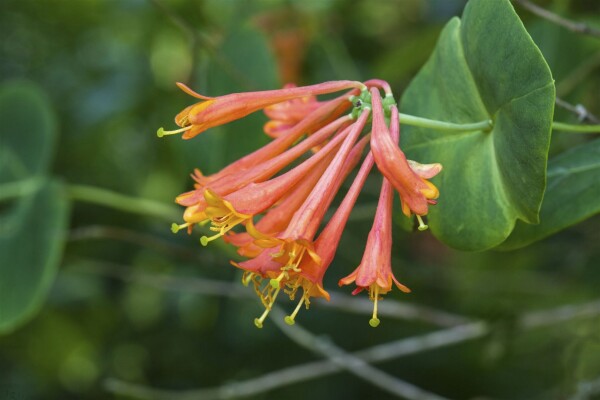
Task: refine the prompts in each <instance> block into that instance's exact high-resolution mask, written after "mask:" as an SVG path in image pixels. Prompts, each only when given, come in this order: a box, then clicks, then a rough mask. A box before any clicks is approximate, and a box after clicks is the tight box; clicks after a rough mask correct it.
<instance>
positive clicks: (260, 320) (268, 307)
mask: <svg viewBox="0 0 600 400" xmlns="http://www.w3.org/2000/svg"><path fill="white" fill-rule="evenodd" d="M279 291H280V289H277V290H276V291H275V294H274V295H273V297H272V298H271V301H270V302H269V303H268V304H267V305H266V306H265V311H264V312H263V313H262V315H261V316H260V318H254V325H256V327H257V328H259V329H260V328H262V327H263V322H265V319H266V318H267V315H269V313H270V312H271V308H272V307H273V304H274V303H275V299H277V295H278V294H279Z"/></svg>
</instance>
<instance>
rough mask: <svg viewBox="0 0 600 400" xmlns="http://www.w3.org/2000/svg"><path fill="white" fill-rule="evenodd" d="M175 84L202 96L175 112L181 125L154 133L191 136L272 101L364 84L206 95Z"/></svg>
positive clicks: (333, 84) (195, 95)
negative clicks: (218, 95) (178, 127)
mask: <svg viewBox="0 0 600 400" xmlns="http://www.w3.org/2000/svg"><path fill="white" fill-rule="evenodd" d="M177 86H179V87H180V88H181V90H183V91H184V92H186V93H187V94H189V95H190V96H193V97H196V98H199V99H202V100H203V101H201V102H199V103H196V104H193V105H191V106H189V107H186V108H185V109H184V110H183V111H181V112H180V113H179V114H177V116H176V117H175V123H176V124H177V125H179V126H180V127H181V129H177V130H174V131H165V130H163V129H162V128H161V129H159V131H158V136H164V135H170V134H176V133H182V132H183V138H184V139H191V138H193V137H194V136H196V135H198V134H199V133H201V132H204V131H205V130H207V129H209V128H212V127H215V126H219V125H223V124H226V123H228V122H231V121H235V120H236V119H240V118H243V117H245V116H246V115H248V114H251V113H253V112H255V111H258V110H261V109H263V108H265V107H267V106H270V105H273V104H277V103H281V102H284V101H287V100H291V99H295V98H301V97H306V96H314V95H318V94H325V93H333V92H338V91H341V90H345V89H351V88H357V89H362V88H364V85H363V84H362V83H360V82H356V81H333V82H324V83H320V84H317V85H312V86H302V87H294V88H284V89H279V90H265V91H262V92H247V93H233V94H228V95H225V96H220V97H208V96H204V95H201V94H199V93H196V92H194V91H193V90H192V89H190V88H189V87H187V86H186V85H184V84H183V83H177Z"/></svg>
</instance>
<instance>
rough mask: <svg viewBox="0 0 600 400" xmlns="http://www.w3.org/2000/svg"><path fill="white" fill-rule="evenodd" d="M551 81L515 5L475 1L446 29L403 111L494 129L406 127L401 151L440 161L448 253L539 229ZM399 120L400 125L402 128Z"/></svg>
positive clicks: (436, 222) (435, 227) (438, 215)
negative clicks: (533, 226)
mask: <svg viewBox="0 0 600 400" xmlns="http://www.w3.org/2000/svg"><path fill="white" fill-rule="evenodd" d="M554 91H555V90H554V81H553V80H552V76H551V73H550V69H549V68H548V65H547V64H546V62H545V60H544V58H543V56H542V54H541V53H540V51H539V49H538V48H537V47H536V45H535V44H534V43H533V41H532V40H531V37H530V36H529V35H528V33H527V31H526V30H525V28H524V27H523V24H522V23H521V21H520V20H519V18H518V16H517V15H516V13H515V11H514V10H513V8H512V6H511V4H510V3H509V1H508V0H506V1H505V0H494V1H488V0H472V1H470V2H469V3H468V5H467V7H466V8H465V11H464V14H463V17H462V19H458V18H454V19H452V20H451V21H450V22H449V23H448V24H447V25H446V27H445V28H444V30H443V31H442V34H441V36H440V39H439V41H438V44H437V46H436V48H435V50H434V52H433V54H432V56H431V58H430V59H429V61H428V62H427V63H426V64H425V66H424V67H423V68H422V69H421V71H420V72H419V74H418V75H417V76H416V78H415V79H414V80H413V81H412V83H411V84H410V86H409V87H408V88H407V90H406V92H405V93H404V96H403V98H402V103H401V108H400V109H401V111H402V112H405V113H408V114H412V115H418V116H421V117H426V118H431V119H437V120H442V121H449V122H455V123H473V122H478V121H484V120H487V119H491V120H492V121H493V124H494V127H493V129H492V130H491V131H475V132H448V131H441V130H432V129H424V128H416V127H403V129H402V136H401V145H402V147H403V149H404V150H405V151H406V153H407V156H408V157H409V158H411V159H415V160H417V161H419V162H422V163H431V162H440V163H442V165H443V166H444V171H443V172H442V173H441V174H440V175H439V176H438V177H437V178H435V179H433V182H434V183H435V184H436V185H437V186H438V187H439V189H440V193H441V194H440V199H439V204H438V205H437V206H434V207H431V208H430V214H429V225H430V227H431V230H432V231H433V233H434V234H435V235H436V236H437V237H438V238H439V239H440V240H442V241H443V242H445V243H447V244H448V245H450V246H453V247H456V248H460V249H465V250H483V249H487V248H491V247H494V246H496V245H498V244H500V243H502V242H503V241H504V240H505V239H506V237H508V235H509V234H510V232H511V231H512V229H513V227H514V224H515V221H516V220H517V219H521V220H523V221H525V222H527V223H538V222H539V215H538V214H539V209H540V205H541V202H542V197H543V194H544V189H545V185H546V163H547V155H548V146H549V142H550V133H551V124H552V117H553V111H554V97H555V96H554ZM400 122H402V121H400Z"/></svg>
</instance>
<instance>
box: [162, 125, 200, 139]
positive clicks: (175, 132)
mask: <svg viewBox="0 0 600 400" xmlns="http://www.w3.org/2000/svg"><path fill="white" fill-rule="evenodd" d="M192 127H193V125H189V126H185V127H183V128H180V129H175V130H172V131H165V128H163V127H160V128H158V131H156V136H158V137H163V136H167V135H176V134H178V133H181V132H185V131H189V130H190V129H192Z"/></svg>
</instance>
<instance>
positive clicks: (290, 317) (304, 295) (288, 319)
mask: <svg viewBox="0 0 600 400" xmlns="http://www.w3.org/2000/svg"><path fill="white" fill-rule="evenodd" d="M305 301H306V302H307V303H306V304H307V305H306V307H308V290H305V291H304V293H302V298H301V299H300V301H299V302H298V305H297V306H296V309H295V310H294V312H293V313H292V315H286V317H285V318H284V321H285V323H286V324H288V325H294V324H295V323H296V321H295V318H296V316H297V315H298V312H299V311H300V307H302V304H304V302H305Z"/></svg>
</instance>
